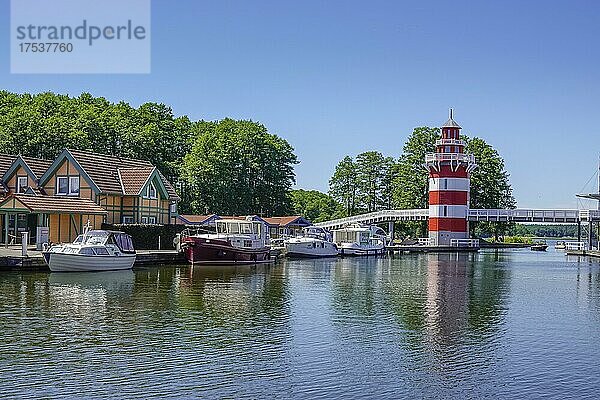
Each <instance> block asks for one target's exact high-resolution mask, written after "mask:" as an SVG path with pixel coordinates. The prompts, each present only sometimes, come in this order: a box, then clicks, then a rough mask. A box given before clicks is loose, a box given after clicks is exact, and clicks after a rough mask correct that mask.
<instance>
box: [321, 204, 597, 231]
mask: <svg viewBox="0 0 600 400" xmlns="http://www.w3.org/2000/svg"><path fill="white" fill-rule="evenodd" d="M428 218H429V209H413V210H383V211H375V212H370V213H366V214H361V215H354V216H352V217H346V218H338V219H334V220H331V221H325V222H319V223H316V224H315V225H316V226H319V227H322V228H326V229H338V228H342V227H344V226H346V225H348V224H353V223H359V224H377V223H383V222H397V221H423V220H426V219H428ZM467 219H468V220H469V221H489V222H546V223H555V224H577V223H580V222H600V210H576V209H572V210H565V209H563V210H559V209H557V210H548V209H530V208H515V209H507V210H501V209H471V210H468V212H467Z"/></svg>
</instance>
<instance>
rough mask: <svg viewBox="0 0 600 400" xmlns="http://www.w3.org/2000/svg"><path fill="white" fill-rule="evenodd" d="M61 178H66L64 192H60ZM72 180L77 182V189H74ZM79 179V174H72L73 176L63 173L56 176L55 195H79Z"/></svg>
mask: <svg viewBox="0 0 600 400" xmlns="http://www.w3.org/2000/svg"><path fill="white" fill-rule="evenodd" d="M62 179H66V180H67V191H66V192H61V191H60V181H61V180H62ZM73 182H77V191H76V192H75V191H74V188H75V185H74V183H73ZM80 183H81V179H80V177H79V175H73V176H69V175H64V176H57V177H56V191H55V193H56V195H57V196H79V192H80V190H81V186H80Z"/></svg>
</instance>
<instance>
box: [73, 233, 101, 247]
mask: <svg viewBox="0 0 600 400" xmlns="http://www.w3.org/2000/svg"><path fill="white" fill-rule="evenodd" d="M107 238H108V235H96V234H91V232H90V233H88V234H86V235H79V236H77V238H76V239H75V240H74V241H73V243H75V244H89V245H97V244H104V243H105V242H106V239H107Z"/></svg>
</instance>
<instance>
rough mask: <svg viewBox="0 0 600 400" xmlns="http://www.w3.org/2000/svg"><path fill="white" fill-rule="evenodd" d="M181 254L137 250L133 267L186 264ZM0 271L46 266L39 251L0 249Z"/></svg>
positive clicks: (40, 268)
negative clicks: (25, 251)
mask: <svg viewBox="0 0 600 400" xmlns="http://www.w3.org/2000/svg"><path fill="white" fill-rule="evenodd" d="M186 263H187V261H186V259H185V256H184V254H183V253H178V252H177V251H176V250H138V251H137V257H136V259H135V264H134V265H133V266H134V268H135V267H140V266H146V265H161V264H162V265H166V264H186ZM0 270H41V271H47V270H48V266H47V265H46V262H45V261H44V258H43V257H42V253H41V252H40V251H36V250H35V248H30V249H28V250H27V256H22V255H21V246H9V247H8V248H7V247H0Z"/></svg>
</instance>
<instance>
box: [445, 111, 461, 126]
mask: <svg viewBox="0 0 600 400" xmlns="http://www.w3.org/2000/svg"><path fill="white" fill-rule="evenodd" d="M452 114H453V110H452V109H450V118H448V121H446V123H445V124H444V125H442V128H458V129H461V127H460V125H458V124H457V123H456V121H455V120H454V119H453V118H452V117H453V115H452Z"/></svg>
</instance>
